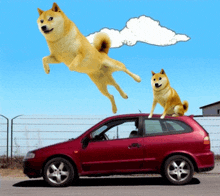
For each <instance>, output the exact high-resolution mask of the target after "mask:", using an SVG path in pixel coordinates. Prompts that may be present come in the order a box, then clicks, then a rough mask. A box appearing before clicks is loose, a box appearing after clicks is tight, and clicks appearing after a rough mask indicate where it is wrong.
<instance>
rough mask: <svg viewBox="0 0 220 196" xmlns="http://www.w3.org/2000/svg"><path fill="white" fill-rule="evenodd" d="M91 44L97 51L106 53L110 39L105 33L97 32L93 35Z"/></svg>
mask: <svg viewBox="0 0 220 196" xmlns="http://www.w3.org/2000/svg"><path fill="white" fill-rule="evenodd" d="M93 45H94V47H95V48H96V49H97V50H98V51H99V52H104V53H106V54H108V51H109V48H110V47H111V40H110V38H109V36H108V35H107V34H106V33H97V34H96V35H95V37H94V40H93Z"/></svg>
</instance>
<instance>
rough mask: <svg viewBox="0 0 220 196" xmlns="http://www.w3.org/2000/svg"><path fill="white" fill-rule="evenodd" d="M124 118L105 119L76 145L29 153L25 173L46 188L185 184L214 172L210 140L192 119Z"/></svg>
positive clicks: (70, 143) (127, 116)
mask: <svg viewBox="0 0 220 196" xmlns="http://www.w3.org/2000/svg"><path fill="white" fill-rule="evenodd" d="M148 115H149V114H143V113H139V114H127V115H118V116H112V117H109V118H106V119H104V120H102V121H101V122H99V123H98V124H96V125H94V126H93V127H91V128H90V129H89V130H87V131H86V132H85V133H83V134H82V135H81V136H79V137H78V138H76V139H71V140H69V141H66V142H63V143H59V144H55V145H52V146H47V147H44V148H41V149H37V150H33V151H30V152H28V153H27V155H26V157H25V158H24V173H25V174H26V175H27V176H28V177H30V178H36V177H42V176H43V178H44V180H45V181H46V182H47V183H48V184H49V185H51V186H67V185H69V184H70V183H71V182H74V181H75V180H77V179H78V178H79V176H104V175H112V174H134V173H159V174H161V175H162V177H164V178H166V179H167V180H168V181H169V182H170V183H172V184H177V185H182V184H186V183H188V182H190V180H191V179H192V177H193V174H194V172H201V171H209V170H212V169H213V168H214V154H213V152H211V151H210V140H209V134H208V133H207V132H206V131H205V130H204V128H203V127H201V126H200V125H199V124H198V123H197V122H196V121H195V120H194V119H193V117H192V116H182V117H166V118H165V119H160V116H159V115H154V116H153V118H148Z"/></svg>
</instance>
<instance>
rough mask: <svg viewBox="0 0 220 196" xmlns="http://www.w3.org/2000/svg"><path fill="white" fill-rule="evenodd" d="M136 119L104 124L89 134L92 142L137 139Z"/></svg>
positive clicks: (137, 120)
mask: <svg viewBox="0 0 220 196" xmlns="http://www.w3.org/2000/svg"><path fill="white" fill-rule="evenodd" d="M138 122H139V119H138V118H132V119H119V120H115V121H111V122H108V123H106V124H105V125H103V126H101V127H100V128H98V129H97V130H96V131H94V132H92V133H91V137H92V138H93V139H92V141H102V140H115V139H124V138H134V137H139V135H138V127H139V126H138V124H139V123H138Z"/></svg>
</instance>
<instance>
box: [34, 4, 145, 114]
mask: <svg viewBox="0 0 220 196" xmlns="http://www.w3.org/2000/svg"><path fill="white" fill-rule="evenodd" d="M38 12H39V15H40V16H39V18H38V20H37V23H38V27H39V30H40V32H41V33H42V34H43V35H44V37H45V39H46V41H47V44H48V46H49V50H50V55H49V56H46V57H44V58H43V67H44V70H45V72H46V73H47V74H49V72H50V67H49V64H50V63H64V64H65V65H66V66H67V67H68V68H69V69H70V71H76V72H80V73H85V74H87V75H88V76H89V77H90V79H91V80H92V81H93V82H94V83H95V85H96V86H97V88H98V89H99V91H100V92H101V93H102V94H103V95H105V96H106V97H108V98H109V99H110V101H111V104H112V111H113V113H116V112H117V107H116V104H115V100H114V96H113V95H111V94H110V93H109V92H108V90H107V85H112V86H114V87H115V88H116V89H117V90H118V92H119V93H120V95H121V96H122V97H123V98H124V99H127V98H128V96H127V94H126V93H125V92H124V91H123V90H122V89H121V88H120V86H119V85H118V84H117V83H116V81H115V80H114V78H113V76H112V73H113V72H115V71H124V72H125V73H127V74H128V75H130V76H131V77H132V78H133V79H134V80H135V81H137V82H140V81H141V79H140V77H139V76H138V75H136V74H133V73H132V72H130V71H129V70H128V69H127V68H126V67H125V65H124V64H123V63H121V62H119V61H117V60H114V59H112V58H110V57H109V56H108V55H107V54H108V51H109V48H110V46H111V41H110V38H109V37H108V35H107V34H104V33H98V34H96V36H95V37H94V43H93V45H91V44H90V43H89V41H88V40H87V39H86V37H85V36H83V35H82V34H81V32H80V31H79V30H78V28H77V27H76V25H75V24H74V23H73V22H72V21H71V20H70V19H69V18H68V17H67V16H66V15H65V14H64V12H63V11H62V10H61V9H60V8H59V6H58V5H57V4H56V3H54V4H53V6H52V9H50V10H47V11H43V10H41V9H39V8H38Z"/></svg>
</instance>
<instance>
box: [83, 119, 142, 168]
mask: <svg viewBox="0 0 220 196" xmlns="http://www.w3.org/2000/svg"><path fill="white" fill-rule="evenodd" d="M123 120H124V121H125V122H124V123H122V124H123V125H117V126H112V127H111V129H110V130H109V131H108V132H107V133H106V135H108V137H111V138H109V140H101V141H91V142H89V144H88V145H87V147H86V148H84V149H82V150H81V165H82V169H83V171H87V172H88V171H99V172H104V171H119V170H120V171H128V170H140V169H141V168H142V167H143V138H142V137H141V136H138V135H136V136H135V137H132V135H131V134H130V133H131V132H132V129H133V127H129V126H126V125H125V124H127V121H126V119H123ZM127 120H129V121H128V122H129V123H132V120H131V119H127ZM136 120H137V119H136ZM129 123H128V124H129ZM122 126H123V127H122ZM122 129H123V131H119V130H122ZM114 130H116V131H115V135H114V134H112V133H113V132H114ZM111 131H112V133H111ZM123 132H124V133H125V132H127V133H128V134H127V136H126V134H123ZM133 132H135V133H138V130H137V131H133ZM113 135H114V136H113ZM116 136H117V138H116ZM118 136H119V137H118Z"/></svg>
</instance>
